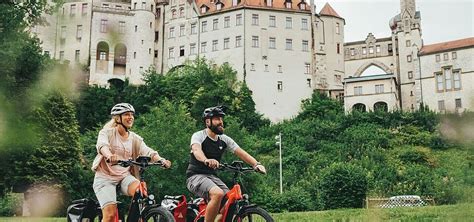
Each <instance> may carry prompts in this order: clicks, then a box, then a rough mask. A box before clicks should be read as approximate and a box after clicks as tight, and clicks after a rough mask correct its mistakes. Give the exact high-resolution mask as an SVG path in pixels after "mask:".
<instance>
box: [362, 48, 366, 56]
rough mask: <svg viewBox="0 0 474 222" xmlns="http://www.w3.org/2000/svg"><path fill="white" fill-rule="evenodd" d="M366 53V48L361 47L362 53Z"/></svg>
mask: <svg viewBox="0 0 474 222" xmlns="http://www.w3.org/2000/svg"><path fill="white" fill-rule="evenodd" d="M365 54H367V48H366V47H362V55H365Z"/></svg>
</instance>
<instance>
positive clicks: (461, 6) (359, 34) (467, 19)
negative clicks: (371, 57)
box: [307, 0, 474, 45]
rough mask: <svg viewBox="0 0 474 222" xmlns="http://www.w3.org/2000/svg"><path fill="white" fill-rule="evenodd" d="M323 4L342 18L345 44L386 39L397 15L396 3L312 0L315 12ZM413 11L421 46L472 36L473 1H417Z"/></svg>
mask: <svg viewBox="0 0 474 222" xmlns="http://www.w3.org/2000/svg"><path fill="white" fill-rule="evenodd" d="M307 1H308V2H309V0H307ZM326 2H328V3H329V4H330V5H331V6H332V7H333V8H334V10H335V11H336V12H337V13H338V14H339V15H340V16H341V17H343V18H344V19H345V22H346V25H345V27H344V31H345V33H344V34H345V35H344V41H345V42H352V41H360V40H365V38H366V37H367V34H368V33H369V32H371V33H372V34H374V36H375V37H376V38H383V37H390V36H391V30H390V28H389V26H388V22H389V21H390V19H391V18H392V17H393V16H395V15H397V14H398V13H400V1H399V0H315V4H316V12H318V13H319V12H320V11H321V9H322V8H323V6H324V5H325V4H326ZM416 10H417V11H420V13H421V29H422V38H423V42H424V44H425V45H427V44H433V43H438V42H446V41H451V40H456V39H462V38H468V37H474V15H473V14H474V0H417V1H416Z"/></svg>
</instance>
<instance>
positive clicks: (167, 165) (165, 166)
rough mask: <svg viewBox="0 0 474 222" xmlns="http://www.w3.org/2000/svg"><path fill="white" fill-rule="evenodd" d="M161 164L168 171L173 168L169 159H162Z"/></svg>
mask: <svg viewBox="0 0 474 222" xmlns="http://www.w3.org/2000/svg"><path fill="white" fill-rule="evenodd" d="M161 163H162V164H163V167H164V168H166V169H168V168H170V167H171V161H169V160H167V159H162V160H161Z"/></svg>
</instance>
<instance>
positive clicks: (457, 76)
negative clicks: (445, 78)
mask: <svg viewBox="0 0 474 222" xmlns="http://www.w3.org/2000/svg"><path fill="white" fill-rule="evenodd" d="M453 81H454V89H461V74H460V71H459V70H454V71H453Z"/></svg>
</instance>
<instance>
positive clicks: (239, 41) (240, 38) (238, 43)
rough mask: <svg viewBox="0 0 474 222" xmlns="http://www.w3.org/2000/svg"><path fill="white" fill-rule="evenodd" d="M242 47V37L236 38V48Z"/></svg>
mask: <svg viewBox="0 0 474 222" xmlns="http://www.w3.org/2000/svg"><path fill="white" fill-rule="evenodd" d="M241 46H242V36H240V35H239V36H236V37H235V48H238V47H241Z"/></svg>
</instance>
